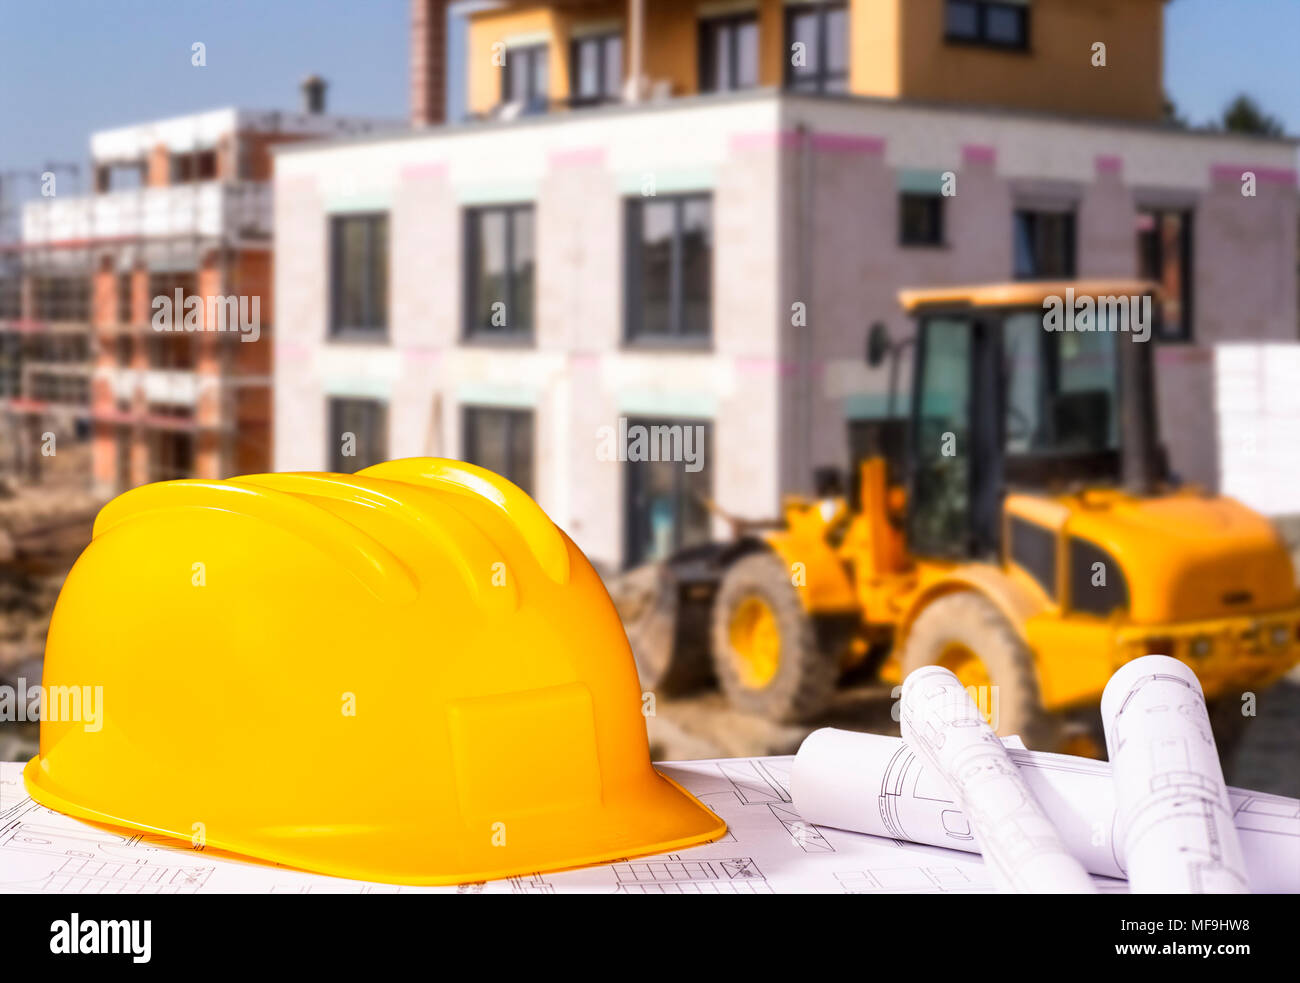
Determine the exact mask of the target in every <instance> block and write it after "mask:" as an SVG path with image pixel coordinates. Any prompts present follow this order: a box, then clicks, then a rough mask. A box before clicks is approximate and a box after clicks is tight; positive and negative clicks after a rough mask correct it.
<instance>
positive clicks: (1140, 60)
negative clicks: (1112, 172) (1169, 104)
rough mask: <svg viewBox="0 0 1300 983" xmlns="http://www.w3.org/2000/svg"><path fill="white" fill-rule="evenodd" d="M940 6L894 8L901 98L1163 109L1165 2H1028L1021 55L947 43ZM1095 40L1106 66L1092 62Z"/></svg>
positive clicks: (1092, 109)
mask: <svg viewBox="0 0 1300 983" xmlns="http://www.w3.org/2000/svg"><path fill="white" fill-rule="evenodd" d="M943 7H944V4H943V0H906V2H905V3H903V4H902V7H901V12H902V18H901V22H900V28H901V31H900V37H899V43H898V50H899V51H900V52H901V55H902V73H901V86H900V89H899V94H901V95H903V96H904V97H907V98H913V99H922V100H935V101H941V102H969V103H977V104H985V105H1002V106H1017V107H1021V108H1026V109H1041V110H1047V111H1052V112H1063V113H1071V114H1078V115H1085V116H1112V117H1121V118H1128V119H1158V118H1159V117H1160V116H1161V114H1162V112H1163V106H1164V90H1163V83H1162V74H1163V66H1162V64H1161V53H1162V51H1163V23H1164V20H1163V8H1164V0H1032V3H1031V4H1030V19H1031V23H1030V50H1029V52H1028V53H1019V52H1001V51H996V50H990V49H988V48H979V47H968V46H963V45H955V44H946V43H945V42H944V40H943ZM1098 41H1100V42H1103V43H1105V45H1106V49H1107V50H1106V62H1107V64H1106V67H1105V68H1094V67H1093V65H1092V45H1093V43H1094V42H1098ZM854 54H855V55H856V54H857V52H854Z"/></svg>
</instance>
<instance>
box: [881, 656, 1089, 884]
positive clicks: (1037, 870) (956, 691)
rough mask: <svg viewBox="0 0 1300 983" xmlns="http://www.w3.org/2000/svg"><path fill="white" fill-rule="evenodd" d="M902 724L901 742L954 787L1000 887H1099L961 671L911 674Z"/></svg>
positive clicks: (936, 669)
mask: <svg viewBox="0 0 1300 983" xmlns="http://www.w3.org/2000/svg"><path fill="white" fill-rule="evenodd" d="M901 723H902V730H903V740H905V741H906V742H907V743H908V745H909V746H910V747H911V748H912V749H913V750H915V751H916V753H917V754H918V755H920V756H921V757H922V758H923V759H924V760H925V762H926V763H927V764H928V765H929V766H930V767H931V768H932V769H934V771H935V773H936V777H940V778H941V779H942V780H943V781H944V783H945V784H946V785H947V786H948V787H949V788H951V790H952V792H953V795H954V797H955V799H956V801H957V804H958V807H959V809H960V810H961V812H962V813H963V814H964V815H965V818H966V821H967V822H968V823H969V828H970V833H971V835H972V836H973V837H974V845H975V846H976V847H978V848H979V852H980V853H981V854H983V856H984V863H985V864H986V865H987V866H988V868H989V873H990V876H991V877H992V879H993V883H994V885H995V886H996V887H997V888H998V890H1000V891H1017V892H1025V893H1040V894H1045V893H1058V894H1089V893H1092V892H1093V891H1095V890H1096V889H1095V888H1094V887H1093V884H1092V880H1091V879H1090V878H1089V877H1088V874H1087V872H1086V871H1085V870H1084V869H1083V866H1082V865H1081V864H1080V863H1079V861H1077V860H1076V859H1074V857H1073V856H1071V854H1070V852H1069V850H1067V849H1066V847H1065V844H1064V843H1063V842H1062V841H1061V837H1060V835H1059V834H1058V833H1057V830H1056V827H1055V826H1054V825H1053V824H1052V821H1051V819H1049V818H1048V817H1047V814H1046V813H1045V812H1044V811H1043V808H1042V806H1041V805H1039V803H1038V800H1037V799H1035V798H1034V793H1033V792H1032V791H1031V790H1030V788H1029V785H1028V784H1027V783H1026V782H1025V780H1024V778H1023V777H1021V775H1020V771H1019V769H1018V768H1017V767H1016V765H1015V763H1014V762H1013V761H1012V760H1011V758H1010V756H1009V755H1008V754H1007V749H1006V748H1005V747H1003V746H1002V742H1001V741H999V740H998V738H997V735H996V734H994V733H993V730H992V728H991V727H989V725H988V724H986V723H985V722H984V718H983V716H982V715H981V714H980V712H979V708H978V707H976V706H975V703H974V701H973V700H972V699H971V698H970V696H969V695H968V694H967V693H966V689H965V687H964V686H962V684H961V683H960V682H959V681H958V679H957V677H956V676H954V675H953V674H952V673H951V672H949V671H948V670H947V669H944V668H943V667H941V666H926V667H924V668H921V669H917V670H915V671H914V672H912V673H911V674H910V675H909V676H908V677H907V678H906V679H905V680H903V698H902V720H901Z"/></svg>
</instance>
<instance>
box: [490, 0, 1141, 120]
mask: <svg viewBox="0 0 1300 983" xmlns="http://www.w3.org/2000/svg"><path fill="white" fill-rule="evenodd" d="M1164 3H1165V0H1032V2H1031V14H1030V17H1031V28H1030V38H1031V46H1030V50H1029V51H1028V52H1004V51H998V50H991V49H989V48H984V47H970V46H964V45H956V44H948V43H946V42H945V41H944V39H943V7H944V3H943V0H849V7H850V26H849V31H850V44H851V47H852V50H851V53H850V87H851V89H852V91H853V92H856V93H858V94H860V95H870V96H882V97H887V98H896V97H905V98H913V99H920V100H932V101H937V102H967V103H975V104H985V105H1005V106H1015V107H1020V108H1027V109H1042V110H1048V111H1054V112H1065V113H1073V114H1079V115H1089V116H1111V117H1120V118H1129V119H1157V118H1159V117H1160V115H1161V113H1162V111H1163V104H1164V94H1163V86H1162V72H1163V65H1162V63H1161V51H1162V44H1163V7H1164ZM645 6H646V24H645V65H644V70H645V74H646V76H647V77H648V78H649V79H650V80H651V81H652V82H660V83H662V82H667V83H668V84H669V85H670V86H671V92H672V94H673V95H689V94H691V93H694V92H696V91H698V86H699V79H698V75H699V68H698V66H699V56H698V53H697V44H696V41H697V34H698V23H699V14H700V11H701V10H704V11H706V12H707V11H709V10H714V9H718V6H719V5H718V4H716V3H708V2H701V0H647V3H646V5H645ZM755 6H756V7H757V10H758V14H759V73H760V76H759V77H760V83H761V84H762V85H765V86H776V85H780V84H781V81H782V78H783V77H784V69H785V60H786V58H787V57H788V53H787V51H786V47H785V37H784V33H785V28H784V13H783V12H784V9H785V2H784V0H757V3H756V4H755ZM626 12H627V4H626V0H611V2H609V3H592V4H581V5H560V6H558V7H554V8H552V7H548V6H546V5H545V4H536V5H530V6H525V5H518V6H514V7H511V8H508V9H504V10H487V11H482V12H480V13H478V14H475V15H473V16H472V17H471V20H470V31H469V57H468V72H469V79H468V84H469V108H470V110H471V111H472V112H486V111H487V110H490V109H491V108H492V107H493V106H494V105H496V103H497V102H498V100H499V98H500V92H501V69H500V66H499V64H498V63H495V62H494V58H493V51H494V47H493V46H494V45H495V44H497V43H505V44H509V42H510V39H511V38H519V37H526V36H529V35H535V34H538V35H539V34H545V35H546V36H547V37H549V38H550V66H549V67H550V82H551V98H552V99H553V100H561V99H564V98H567V96H568V93H569V38H570V36H571V31H572V30H573V29H574V28H575V27H579V26H580V25H583V24H594V23H608V22H615V21H617V22H620V23H622V24H623V25H624V57H625V58H626V57H627V38H626ZM1096 41H1101V42H1104V43H1105V44H1106V46H1107V52H1106V56H1107V65H1106V67H1105V68H1095V67H1093V65H1092V45H1093V43H1094V42H1096ZM625 69H626V64H625Z"/></svg>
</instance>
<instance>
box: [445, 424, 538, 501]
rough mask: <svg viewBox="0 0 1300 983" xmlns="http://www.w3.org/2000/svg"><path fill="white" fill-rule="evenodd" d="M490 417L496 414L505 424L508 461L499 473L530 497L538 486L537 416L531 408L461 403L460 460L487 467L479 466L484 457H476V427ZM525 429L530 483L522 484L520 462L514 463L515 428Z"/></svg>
mask: <svg viewBox="0 0 1300 983" xmlns="http://www.w3.org/2000/svg"><path fill="white" fill-rule="evenodd" d="M488 414H496V415H499V416H501V417H502V418H503V419H504V420H505V426H506V440H505V446H506V456H507V458H509V460H508V461H507V463H506V469H505V470H504V471H501V472H498V473H499V474H500V475H501V476H502V477H503V478H505V479H506V480H507V481H511V482H513V483H514V484H516V485H518V486H519V487H520V488H522V489H523V490H524V491H525V492H527V493H528V494H529V495H530V496H531V495H533V494H534V493H535V491H536V489H535V487H532V486H535V485H536V483H537V413H536V411H535V410H533V409H531V408H529V407H523V406H496V405H492V404H488V403H462V404H461V407H460V441H461V443H460V453H461V459H462V460H464V461H468V462H469V463H470V464H475V465H478V466H479V467H484V465H483V464H481V463H480V461H481V460H482V457H483V455H482V454H480V453H477V450H478V449H477V448H476V447H474V446H473V445H475V444H476V443H477V441H476V439H475V438H476V430H475V427H476V426H477V425H478V421H479V420H481V419H482V418H483V416H486V415H488ZM521 426H522V427H526V428H527V431H528V466H527V471H528V475H529V478H530V479H531V480H529V481H528V482H525V483H521V482H520V481H519V480H518V478H519V472H520V470H521V469H520V462H518V461H516V460H515V459H514V439H513V438H514V435H515V432H516V428H518V427H521Z"/></svg>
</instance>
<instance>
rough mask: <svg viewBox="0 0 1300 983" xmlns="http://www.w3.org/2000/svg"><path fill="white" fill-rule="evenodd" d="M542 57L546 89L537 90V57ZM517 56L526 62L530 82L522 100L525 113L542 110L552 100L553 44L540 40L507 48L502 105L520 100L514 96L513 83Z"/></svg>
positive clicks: (503, 68)
mask: <svg viewBox="0 0 1300 983" xmlns="http://www.w3.org/2000/svg"><path fill="white" fill-rule="evenodd" d="M539 56H540V57H541V58H543V59H544V60H545V62H546V87H545V91H543V92H538V91H537V59H538V57H539ZM516 58H519V59H521V60H522V61H524V62H526V65H527V67H526V68H525V71H526V72H527V79H528V83H527V85H526V86H525V93H524V98H523V100H522V105H523V111H524V112H525V113H536V112H542V111H544V110H545V109H547V108H548V107H549V106H550V101H551V45H550V42H549V41H539V42H537V43H536V44H521V45H516V46H514V47H507V48H506V56H505V61H504V62H502V64H501V105H503V106H506V105H510V104H512V103H515V102H519V101H520V100H517V99H514V98H512V89H513V88H514V87H513V86H512V85H511V82H512V80H513V75H514V72H515V68H514V67H513V65H515V64H517V62H515V61H514V60H515V59H516Z"/></svg>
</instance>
